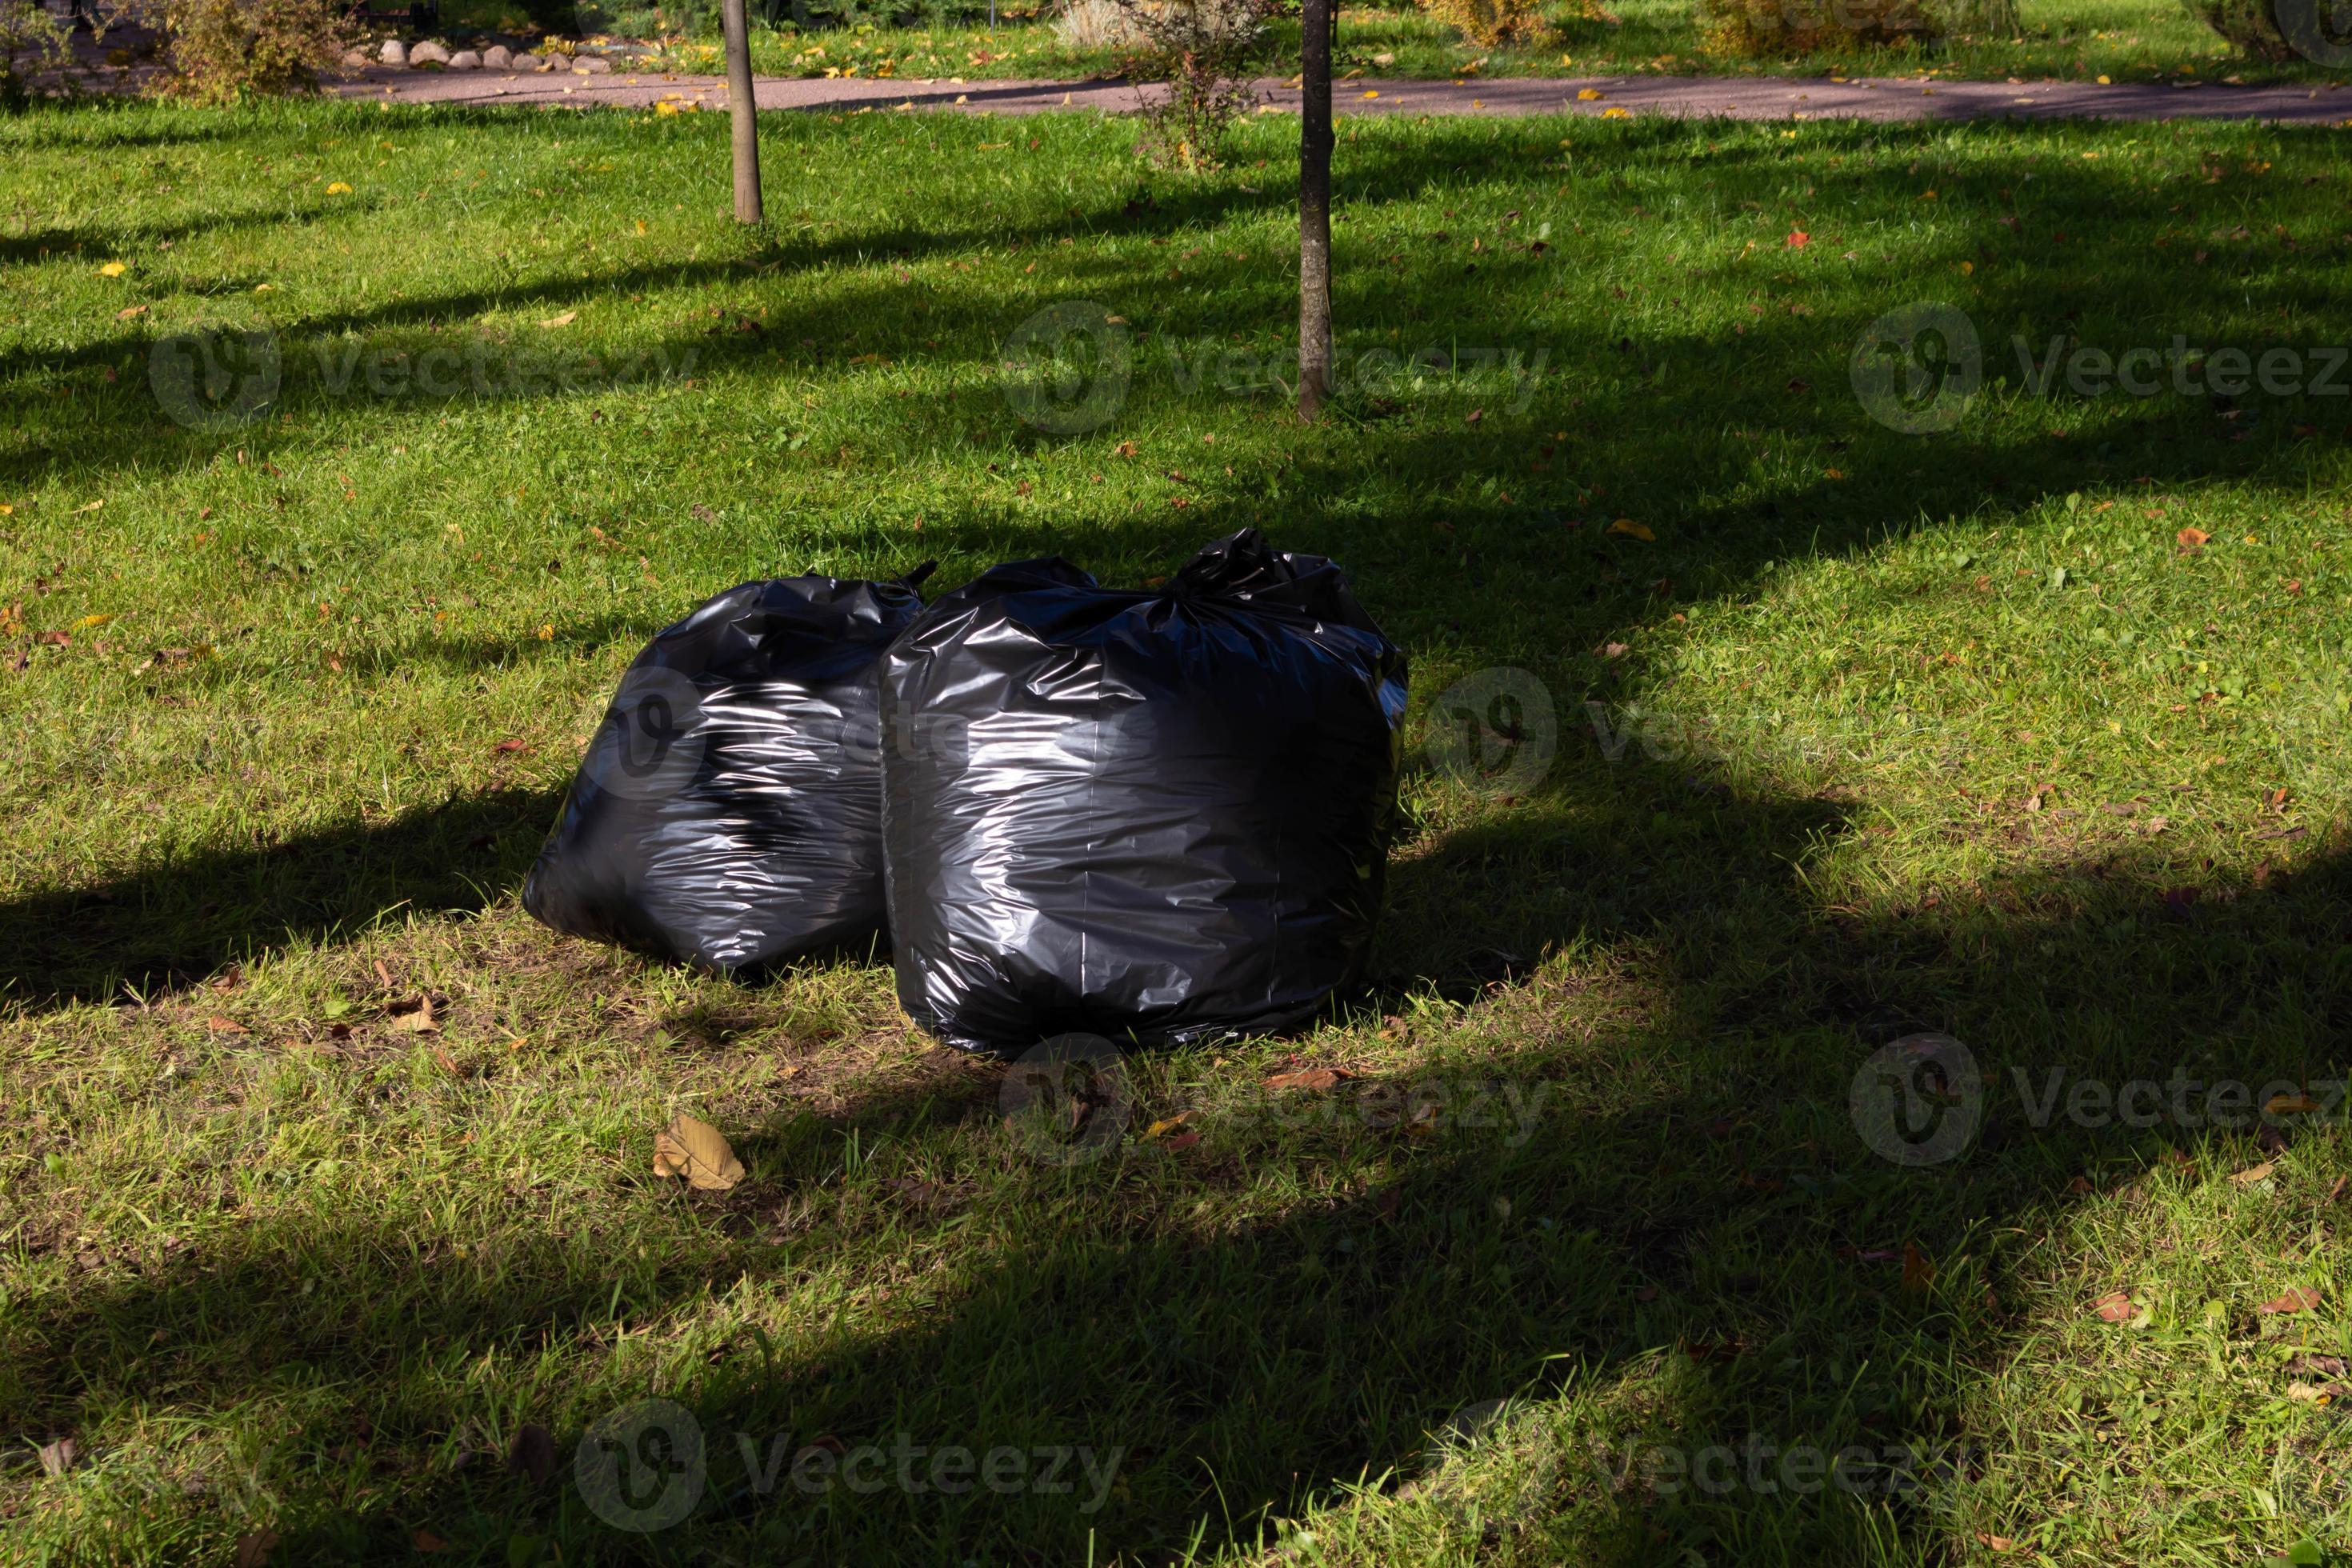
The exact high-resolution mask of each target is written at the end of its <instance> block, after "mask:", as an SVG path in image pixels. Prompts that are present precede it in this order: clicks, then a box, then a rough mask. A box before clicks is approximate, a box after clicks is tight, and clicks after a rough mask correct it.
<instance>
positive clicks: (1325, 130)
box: [1298, 0, 1331, 421]
mask: <svg viewBox="0 0 2352 1568" xmlns="http://www.w3.org/2000/svg"><path fill="white" fill-rule="evenodd" d="M1299 25H1300V33H1301V43H1300V47H1299V51H1298V53H1299V59H1298V64H1299V71H1298V85H1299V87H1300V88H1301V89H1303V90H1304V92H1305V94H1306V98H1305V101H1304V102H1302V103H1301V104H1300V105H1299V113H1298V417H1299V418H1301V419H1304V420H1309V421H1311V420H1313V419H1315V418H1316V417H1317V416H1319V415H1320V414H1321V413H1322V411H1323V399H1324V398H1325V397H1326V396H1328V395H1329V393H1330V390H1331V0H1301V4H1300V15H1299Z"/></svg>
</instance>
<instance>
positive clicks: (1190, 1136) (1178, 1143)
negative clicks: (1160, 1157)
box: [1164, 1128, 1201, 1150]
mask: <svg viewBox="0 0 2352 1568" xmlns="http://www.w3.org/2000/svg"><path fill="white" fill-rule="evenodd" d="M1200 1141H1201V1135H1200V1134H1199V1133H1198V1132H1194V1131H1192V1130H1191V1129H1189V1128H1188V1129H1186V1130H1185V1131H1181V1132H1179V1133H1178V1134H1176V1136H1175V1137H1173V1138H1171V1139H1170V1140H1168V1142H1167V1143H1166V1144H1165V1145H1164V1147H1166V1148H1169V1149H1171V1150H1172V1149H1190V1148H1191V1147H1192V1145H1193V1144H1195V1143H1198V1142H1200Z"/></svg>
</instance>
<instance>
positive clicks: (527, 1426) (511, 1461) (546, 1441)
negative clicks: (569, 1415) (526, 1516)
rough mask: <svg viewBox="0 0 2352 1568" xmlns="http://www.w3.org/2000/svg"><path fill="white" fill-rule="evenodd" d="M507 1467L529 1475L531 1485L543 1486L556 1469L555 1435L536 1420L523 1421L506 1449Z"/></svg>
mask: <svg viewBox="0 0 2352 1568" xmlns="http://www.w3.org/2000/svg"><path fill="white" fill-rule="evenodd" d="M507 1468H508V1469H509V1470H512V1471H513V1472H514V1473H515V1474H517V1475H519V1476H528V1477H530V1483H531V1485H533V1486H537V1487H543V1486H545V1485H546V1484H547V1483H548V1481H549V1479H551V1478H552V1477H553V1476H554V1474H555V1470H556V1460H555V1435H554V1434H553V1433H551V1432H550V1431H549V1430H548V1429H547V1428H546V1427H544V1426H541V1425H540V1424H539V1423H538V1422H536V1421H526V1422H524V1423H523V1424H522V1426H521V1427H520V1429H518V1430H517V1431H516V1433H515V1436H514V1442H513V1444H512V1445H511V1446H510V1447H509V1448H508V1449H507Z"/></svg>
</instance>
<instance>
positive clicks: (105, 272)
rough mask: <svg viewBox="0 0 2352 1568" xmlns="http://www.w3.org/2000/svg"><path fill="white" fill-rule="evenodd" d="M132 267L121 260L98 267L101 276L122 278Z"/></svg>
mask: <svg viewBox="0 0 2352 1568" xmlns="http://www.w3.org/2000/svg"><path fill="white" fill-rule="evenodd" d="M130 270H131V268H129V267H128V266H126V265H124V264H123V263H122V262H120V261H110V262H108V263H107V264H106V265H105V266H103V267H101V268H99V269H98V275H99V276H100V278H120V277H121V276H122V275H123V274H124V273H125V272H128V271H130Z"/></svg>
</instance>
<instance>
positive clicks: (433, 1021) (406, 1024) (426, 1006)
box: [384, 996, 441, 1035]
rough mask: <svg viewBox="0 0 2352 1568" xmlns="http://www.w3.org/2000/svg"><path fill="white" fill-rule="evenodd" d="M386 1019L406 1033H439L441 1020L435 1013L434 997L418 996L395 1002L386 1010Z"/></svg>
mask: <svg viewBox="0 0 2352 1568" xmlns="http://www.w3.org/2000/svg"><path fill="white" fill-rule="evenodd" d="M384 1016H385V1019H386V1020H387V1021H388V1022H389V1023H390V1024H391V1025H392V1026H393V1027H394V1028H395V1029H397V1030H399V1031H400V1032H401V1033H402V1034H404V1035H437V1034H439V1033H440V1032H441V1020H440V1018H439V1017H438V1016H436V1014H435V1013H434V1010H433V998H432V997H430V996H418V997H415V998H413V999H411V1000H409V1001H406V1002H394V1004H393V1005H391V1006H390V1007H388V1008H386V1009H385V1010H384Z"/></svg>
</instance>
